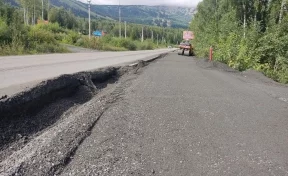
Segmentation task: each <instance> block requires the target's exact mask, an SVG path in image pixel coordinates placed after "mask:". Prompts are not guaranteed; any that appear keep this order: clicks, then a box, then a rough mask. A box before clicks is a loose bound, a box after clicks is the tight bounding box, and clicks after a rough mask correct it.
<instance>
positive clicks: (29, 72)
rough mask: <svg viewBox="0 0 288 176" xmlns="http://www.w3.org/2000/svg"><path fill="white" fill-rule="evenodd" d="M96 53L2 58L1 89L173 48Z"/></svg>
mask: <svg viewBox="0 0 288 176" xmlns="http://www.w3.org/2000/svg"><path fill="white" fill-rule="evenodd" d="M172 50H173V49H159V50H150V51H128V52H95V53H73V54H50V55H33V56H9V57H0V89H1V88H5V87H9V86H13V85H19V84H23V83H27V82H31V81H36V80H42V79H47V78H51V77H55V76H59V75H61V74H69V73H75V72H78V71H85V70H89V69H96V68H100V67H106V66H112V65H118V64H123V63H126V62H132V61H136V60H139V59H145V58H151V57H152V56H155V55H158V54H161V53H164V52H167V51H172Z"/></svg>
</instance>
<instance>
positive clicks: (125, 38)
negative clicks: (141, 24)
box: [125, 21, 127, 39]
mask: <svg viewBox="0 0 288 176" xmlns="http://www.w3.org/2000/svg"><path fill="white" fill-rule="evenodd" d="M126 37H127V23H126V21H125V39H126Z"/></svg>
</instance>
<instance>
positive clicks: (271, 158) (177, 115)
mask: <svg viewBox="0 0 288 176" xmlns="http://www.w3.org/2000/svg"><path fill="white" fill-rule="evenodd" d="M127 85H129V86H128V87H127V88H126V89H125V93H124V94H123V95H121V99H120V100H118V101H117V102H116V103H114V105H113V106H111V107H110V108H109V109H108V110H107V111H106V112H105V113H104V114H103V115H102V117H101V118H100V120H99V121H98V122H97V124H96V126H95V127H94V128H93V130H92V133H91V135H90V136H89V137H87V138H86V139H85V140H84V141H83V143H82V144H81V145H80V146H79V148H78V150H77V151H76V153H75V155H74V156H73V157H72V158H71V161H70V163H68V165H67V167H66V168H65V169H64V171H63V172H62V175H77V176H79V175H85V176H86V175H101V176H102V175H114V176H116V175H133V176H134V175H165V176H176V175H177V176H187V175H196V176H198V175H205V176H208V175H213V176H214V175H221V176H226V175H233V176H234V175H245V176H247V175H251V176H266V175H267V176H268V175H277V176H284V175H288V147H287V146H288V102H287V101H286V100H287V98H288V89H287V87H285V86H281V85H277V84H270V83H268V82H265V81H261V79H259V78H257V77H253V75H246V76H243V75H241V74H239V73H236V72H227V71H223V70H219V69H217V68H213V67H210V66H209V64H208V63H204V62H198V61H196V59H195V58H192V57H185V56H177V55H176V54H171V55H169V56H168V57H165V58H162V59H160V60H158V61H157V62H156V63H153V64H152V65H149V66H148V67H147V68H146V69H145V70H144V72H143V73H142V74H140V75H139V76H138V77H137V78H133V79H130V80H129V83H127ZM127 85H126V86H127Z"/></svg>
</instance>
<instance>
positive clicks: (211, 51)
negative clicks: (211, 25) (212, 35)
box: [209, 46, 213, 61]
mask: <svg viewBox="0 0 288 176" xmlns="http://www.w3.org/2000/svg"><path fill="white" fill-rule="evenodd" d="M212 59H213V48H212V46H211V47H210V57H209V60H210V61H212Z"/></svg>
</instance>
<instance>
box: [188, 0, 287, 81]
mask: <svg viewBox="0 0 288 176" xmlns="http://www.w3.org/2000/svg"><path fill="white" fill-rule="evenodd" d="M190 28H191V30H192V31H193V32H194V33H195V40H194V41H193V44H194V45H195V50H196V53H197V55H198V57H208V55H209V48H210V47H211V46H212V47H213V50H214V59H215V60H217V61H220V62H224V63H226V64H228V65H229V66H230V67H233V68H235V69H238V70H240V71H245V70H247V69H256V70H258V71H261V72H263V73H264V74H265V75H267V76H268V77H270V78H272V79H274V80H276V81H278V82H281V83H288V1H287V0H253V1H251V0H203V1H202V2H201V3H199V4H198V6H197V13H196V14H195V15H194V16H193V19H192V22H191V26H190Z"/></svg>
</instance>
